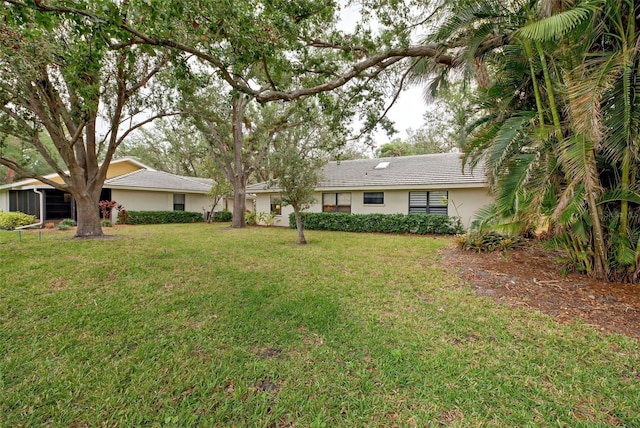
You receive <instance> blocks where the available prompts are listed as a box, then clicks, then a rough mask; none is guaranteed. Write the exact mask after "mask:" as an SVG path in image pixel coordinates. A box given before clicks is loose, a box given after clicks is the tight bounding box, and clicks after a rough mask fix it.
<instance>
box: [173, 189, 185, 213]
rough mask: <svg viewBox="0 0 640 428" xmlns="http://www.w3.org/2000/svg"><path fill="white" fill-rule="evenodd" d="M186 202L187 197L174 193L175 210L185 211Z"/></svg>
mask: <svg viewBox="0 0 640 428" xmlns="http://www.w3.org/2000/svg"><path fill="white" fill-rule="evenodd" d="M185 200H186V195H185V194H184V193H174V194H173V210H174V211H184V203H185Z"/></svg>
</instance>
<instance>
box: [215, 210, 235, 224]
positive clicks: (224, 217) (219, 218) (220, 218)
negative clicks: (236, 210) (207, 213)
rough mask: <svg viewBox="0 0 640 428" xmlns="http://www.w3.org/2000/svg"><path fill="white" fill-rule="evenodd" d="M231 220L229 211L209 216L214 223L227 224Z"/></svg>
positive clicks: (231, 215) (231, 216) (231, 214)
mask: <svg viewBox="0 0 640 428" xmlns="http://www.w3.org/2000/svg"><path fill="white" fill-rule="evenodd" d="M232 218H233V213H231V211H229V210H222V211H215V212H214V213H213V214H211V221H215V222H227V221H231V219H232Z"/></svg>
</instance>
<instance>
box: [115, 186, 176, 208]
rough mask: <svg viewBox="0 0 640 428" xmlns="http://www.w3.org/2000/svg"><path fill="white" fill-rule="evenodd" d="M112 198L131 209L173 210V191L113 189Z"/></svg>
mask: <svg viewBox="0 0 640 428" xmlns="http://www.w3.org/2000/svg"><path fill="white" fill-rule="evenodd" d="M111 199H112V200H114V201H116V202H118V203H119V204H122V205H123V206H124V207H125V209H127V210H129V211H171V210H173V193H167V192H142V191H139V190H116V189H113V190H112V191H111Z"/></svg>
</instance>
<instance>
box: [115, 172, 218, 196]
mask: <svg viewBox="0 0 640 428" xmlns="http://www.w3.org/2000/svg"><path fill="white" fill-rule="evenodd" d="M212 184H213V180H211V179H205V178H193V177H183V176H179V175H173V174H169V173H168V172H162V171H151V170H147V169H140V170H138V171H134V172H131V173H129V174H125V175H119V176H117V177H113V178H110V179H108V180H106V181H105V183H104V187H106V188H110V189H118V188H140V189H156V190H169V191H182V192H187V193H207V192H208V191H209V190H211V186H212Z"/></svg>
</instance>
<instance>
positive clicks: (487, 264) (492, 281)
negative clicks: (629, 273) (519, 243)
mask: <svg viewBox="0 0 640 428" xmlns="http://www.w3.org/2000/svg"><path fill="white" fill-rule="evenodd" d="M560 255H561V254H560V253H557V252H553V251H549V250H546V249H544V248H543V247H542V245H541V244H540V243H539V242H532V243H528V244H527V245H525V246H523V247H521V248H518V249H515V250H509V251H508V252H507V253H501V252H493V253H477V252H472V251H462V250H460V249H458V248H455V246H454V245H453V244H452V245H451V246H450V247H449V248H446V249H444V250H442V251H441V256H442V262H443V264H444V265H445V266H447V267H450V268H453V269H456V270H457V271H458V273H459V274H460V276H461V278H462V279H463V282H464V284H465V285H469V286H470V287H472V288H473V289H474V290H475V292H476V293H477V294H478V295H480V296H487V297H490V298H493V299H496V300H497V301H501V302H505V303H507V304H510V305H512V306H514V307H520V308H533V309H537V310H539V311H541V312H544V313H546V314H549V315H552V316H554V317H556V318H557V319H559V320H560V321H563V322H568V321H572V320H575V319H580V320H582V321H584V322H585V323H587V324H589V325H591V326H593V327H595V328H597V329H599V330H602V331H606V332H615V333H621V334H625V335H627V336H630V337H635V338H639V339H640V285H638V284H635V285H634V284H621V283H608V282H604V281H596V280H592V279H590V278H588V277H586V276H585V275H581V274H578V273H569V274H567V275H563V269H562V268H563V265H562V264H561V263H560V262H559V261H558V259H559V257H560Z"/></svg>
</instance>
